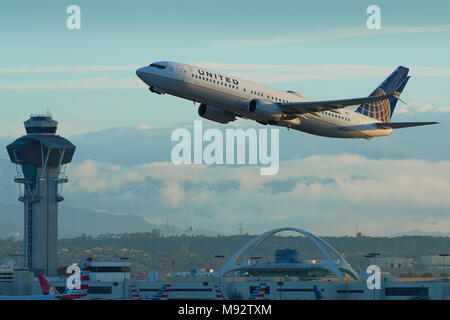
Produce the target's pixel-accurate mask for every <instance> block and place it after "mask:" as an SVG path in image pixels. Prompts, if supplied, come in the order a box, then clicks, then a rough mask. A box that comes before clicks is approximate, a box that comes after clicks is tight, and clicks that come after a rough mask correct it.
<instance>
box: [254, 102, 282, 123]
mask: <svg viewBox="0 0 450 320" xmlns="http://www.w3.org/2000/svg"><path fill="white" fill-rule="evenodd" d="M248 112H249V114H250V116H251V118H252V119H254V120H257V121H261V122H266V123H269V124H272V123H273V124H275V123H277V122H278V121H279V120H280V119H281V116H282V111H281V109H280V107H279V106H278V105H277V104H275V103H270V102H264V101H263V100H260V99H253V100H251V101H250V102H249V103H248Z"/></svg>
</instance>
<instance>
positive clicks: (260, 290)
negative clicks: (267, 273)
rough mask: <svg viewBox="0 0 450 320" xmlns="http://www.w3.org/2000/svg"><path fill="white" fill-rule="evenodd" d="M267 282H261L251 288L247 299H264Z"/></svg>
mask: <svg viewBox="0 0 450 320" xmlns="http://www.w3.org/2000/svg"><path fill="white" fill-rule="evenodd" d="M266 286H267V283H261V284H260V285H259V286H257V287H256V288H255V290H253V292H252V294H251V295H250V297H249V298H248V300H264V295H265V293H266Z"/></svg>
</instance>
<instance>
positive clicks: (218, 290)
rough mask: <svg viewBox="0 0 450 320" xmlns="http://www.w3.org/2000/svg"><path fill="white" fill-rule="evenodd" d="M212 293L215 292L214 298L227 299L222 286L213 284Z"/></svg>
mask: <svg viewBox="0 0 450 320" xmlns="http://www.w3.org/2000/svg"><path fill="white" fill-rule="evenodd" d="M214 293H215V294H216V300H228V298H227V296H226V295H225V293H224V292H223V289H222V287H219V286H214Z"/></svg>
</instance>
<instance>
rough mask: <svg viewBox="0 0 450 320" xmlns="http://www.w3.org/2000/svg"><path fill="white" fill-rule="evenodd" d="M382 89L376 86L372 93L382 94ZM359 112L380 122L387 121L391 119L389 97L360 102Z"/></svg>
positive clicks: (383, 93)
mask: <svg viewBox="0 0 450 320" xmlns="http://www.w3.org/2000/svg"><path fill="white" fill-rule="evenodd" d="M385 94H386V93H385V92H384V90H383V89H381V88H377V90H375V92H374V93H373V94H372V95H373V96H382V95H385ZM359 109H360V111H361V114H363V115H365V116H368V117H371V118H374V119H377V120H379V121H382V122H389V121H390V120H391V104H390V102H389V99H386V100H381V101H375V102H368V103H365V104H362V105H361V106H360V107H359Z"/></svg>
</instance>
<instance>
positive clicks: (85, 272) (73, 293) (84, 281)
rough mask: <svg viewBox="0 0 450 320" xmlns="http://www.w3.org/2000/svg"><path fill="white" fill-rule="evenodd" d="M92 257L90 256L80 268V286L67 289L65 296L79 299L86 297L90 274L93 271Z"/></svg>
mask: <svg viewBox="0 0 450 320" xmlns="http://www.w3.org/2000/svg"><path fill="white" fill-rule="evenodd" d="M91 266H92V258H91V257H89V258H87V259H86V261H85V262H84V263H83V264H82V265H81V268H80V272H81V275H80V287H79V288H75V289H66V291H65V292H64V294H63V296H64V298H67V299H79V298H82V297H85V296H86V295H87V291H88V283H89V275H90V273H91Z"/></svg>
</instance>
